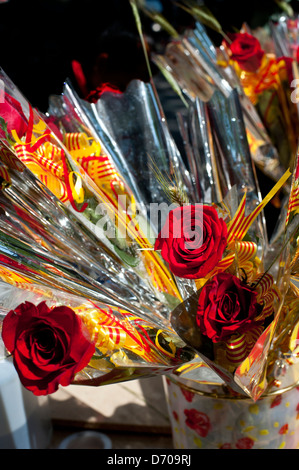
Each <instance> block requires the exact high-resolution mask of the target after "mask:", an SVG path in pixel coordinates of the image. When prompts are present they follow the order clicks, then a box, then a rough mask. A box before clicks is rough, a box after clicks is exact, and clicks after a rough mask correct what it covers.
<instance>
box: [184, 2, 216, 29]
mask: <svg viewBox="0 0 299 470" xmlns="http://www.w3.org/2000/svg"><path fill="white" fill-rule="evenodd" d="M183 2H184V5H182V4H180V3H176V2H175V4H176V5H177V6H178V7H180V8H182V9H183V10H185V11H186V12H187V13H190V15H192V16H193V17H194V18H196V19H197V20H198V21H199V22H200V23H202V24H204V25H205V26H208V27H209V28H211V29H213V30H214V31H217V32H218V33H220V34H223V31H222V27H221V24H220V23H219V21H218V20H217V19H216V18H215V16H214V15H213V13H212V12H211V11H210V10H209V9H208V8H207V7H206V6H204V5H202V6H200V5H197V4H196V3H194V2H193V1H192V0H183Z"/></svg>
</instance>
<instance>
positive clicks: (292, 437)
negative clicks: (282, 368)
mask: <svg viewBox="0 0 299 470" xmlns="http://www.w3.org/2000/svg"><path fill="white" fill-rule="evenodd" d="M191 383H192V382H191ZM187 384H188V385H187ZM189 384H190V382H188V381H184V380H182V379H178V378H177V377H175V376H170V377H167V378H166V377H164V386H165V392H166V399H167V404H168V411H169V417H170V422H171V428H172V437H173V446H174V448H175V449H298V448H299V382H297V384H294V385H292V386H289V387H287V388H284V389H277V390H274V391H271V392H269V393H268V394H265V395H264V396H262V397H261V398H260V399H259V400H257V401H256V402H254V401H253V400H252V399H251V398H249V397H248V398H247V397H246V396H244V397H243V396H242V397H241V396H233V395H229V394H228V393H225V391H224V389H223V387H221V386H219V385H215V386H205V385H199V384H198V383H195V382H194V383H192V385H193V387H192V386H190V385H189Z"/></svg>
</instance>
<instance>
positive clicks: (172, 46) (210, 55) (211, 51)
mask: <svg viewBox="0 0 299 470" xmlns="http://www.w3.org/2000/svg"><path fill="white" fill-rule="evenodd" d="M153 60H154V62H155V63H156V64H157V65H158V66H159V68H160V69H161V70H162V72H163V73H164V75H165V76H166V77H167V79H168V80H169V82H170V83H172V84H173V86H174V88H179V89H180V90H181V91H182V92H183V93H184V94H186V95H187V97H188V99H189V100H191V102H194V101H195V100H197V99H199V100H200V101H203V102H205V103H207V104H208V103H209V102H210V101H211V100H212V98H213V95H214V93H215V91H218V92H220V93H222V95H223V96H224V97H225V98H229V96H230V95H231V94H232V92H233V90H234V89H237V90H238V95H239V100H240V103H241V107H242V112H243V116H244V123H245V129H246V136H247V140H248V143H249V146H250V153H251V156H252V159H253V161H254V163H255V164H256V165H257V166H258V167H259V169H260V170H261V171H263V172H264V173H265V174H266V175H267V176H268V177H270V178H271V179H273V180H274V181H278V180H279V178H280V177H281V176H282V174H283V172H284V168H283V166H282V165H281V162H280V160H279V156H278V153H277V149H276V148H275V146H274V145H273V143H272V142H271V140H270V137H269V135H268V133H267V130H266V128H265V126H264V124H263V122H262V120H261V118H260V116H259V114H258V112H257V110H256V109H255V107H254V105H253V104H252V102H251V101H250V99H249V98H248V97H247V95H246V94H245V93H244V90H243V88H242V86H241V84H240V80H239V78H238V76H237V74H236V72H235V70H234V69H233V67H230V66H229V65H228V63H229V60H228V55H227V52H226V50H225V48H224V47H223V46H221V47H220V48H216V47H215V46H214V44H213V43H212V42H211V40H210V39H209V37H208V35H207V33H206V31H205V29H204V27H203V26H202V25H201V24H200V23H196V27H195V29H194V30H190V31H187V32H186V33H185V35H184V36H183V37H180V38H179V39H176V40H175V41H172V42H170V43H169V44H168V45H167V47H166V50H165V53H164V54H163V55H157V56H154V57H153Z"/></svg>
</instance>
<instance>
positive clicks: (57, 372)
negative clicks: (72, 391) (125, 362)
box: [2, 302, 95, 395]
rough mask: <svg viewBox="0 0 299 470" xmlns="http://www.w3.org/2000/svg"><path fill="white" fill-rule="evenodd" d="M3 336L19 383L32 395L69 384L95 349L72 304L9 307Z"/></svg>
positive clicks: (28, 304)
mask: <svg viewBox="0 0 299 470" xmlns="http://www.w3.org/2000/svg"><path fill="white" fill-rule="evenodd" d="M2 338H3V341H4V344H5V347H6V349H7V350H8V351H9V352H10V353H11V354H12V355H13V359H14V365H15V368H16V370H17V372H18V374H19V377H20V380H21V382H22V384H23V385H24V387H26V388H27V389H28V390H31V391H32V392H33V393H34V394H35V395H46V394H49V393H53V392H55V391H56V390H57V389H58V385H59V384H61V385H63V386H66V385H69V384H70V383H71V382H72V380H73V378H74V375H75V374H76V372H78V371H80V370H82V369H83V368H84V367H85V366H86V365H87V364H88V362H89V360H90V358H91V356H92V355H93V353H94V350H95V346H94V344H92V343H91V342H90V341H88V339H87V338H86V337H85V336H84V334H83V324H82V322H81V319H80V317H79V316H78V315H76V314H75V312H74V311H73V310H72V309H71V308H69V307H54V308H52V309H50V308H48V307H47V305H46V303H45V302H42V303H40V304H39V305H38V306H35V305H33V304H32V303H30V302H25V303H23V304H21V305H19V306H18V307H17V308H16V309H15V310H11V311H10V312H9V313H8V314H7V315H6V317H5V318H4V321H3V329H2Z"/></svg>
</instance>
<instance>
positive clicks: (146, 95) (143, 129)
mask: <svg viewBox="0 0 299 470" xmlns="http://www.w3.org/2000/svg"><path fill="white" fill-rule="evenodd" d="M64 94H65V96H66V97H67V98H68V99H69V100H70V101H71V102H72V103H73V104H74V105H75V108H76V110H77V112H78V113H79V115H80V116H85V119H86V120H87V122H88V123H89V126H90V127H91V129H94V131H95V133H96V135H97V137H98V138H99V140H100V142H101V145H103V148H104V149H105V150H107V152H108V154H109V155H111V157H112V159H113V160H114V161H115V163H116V166H117V167H118V168H120V169H121V172H122V174H123V176H124V178H125V179H126V180H127V181H128V183H129V184H130V186H131V187H132V188H135V192H136V193H137V194H140V195H141V196H140V197H139V200H141V201H144V203H145V205H146V207H147V209H148V208H149V206H150V204H151V203H158V204H160V203H163V202H165V201H167V199H166V195H165V192H164V190H163V188H162V187H161V184H160V183H159V181H158V180H157V177H156V174H155V172H154V171H153V170H152V167H153V166H157V167H158V168H159V170H160V171H161V172H162V174H166V175H168V176H169V177H170V178H171V179H173V181H176V182H177V184H179V185H180V186H181V187H182V189H183V190H184V191H185V192H186V194H187V195H188V197H189V198H190V200H192V199H193V197H194V196H193V194H192V186H191V178H190V175H189V172H188V170H187V168H186V167H185V165H184V163H183V160H182V157H181V155H180V153H179V151H178V149H177V146H176V144H175V142H174V139H173V137H172V136H171V134H170V132H169V130H168V126H167V122H166V119H165V116H164V113H163V110H162V108H161V104H160V102H159V98H158V96H157V94H156V90H155V88H154V86H153V85H152V84H151V83H145V82H142V81H140V80H133V81H132V82H130V83H129V85H128V87H127V89H126V91H125V92H124V93H122V94H114V93H109V92H106V93H103V94H102V95H101V98H100V99H99V100H98V101H97V103H88V102H86V101H84V100H80V99H79V98H78V97H76V96H75V92H74V90H72V88H71V87H70V84H67V85H66V86H65V89H64ZM83 119H84V118H83ZM137 200H138V199H137Z"/></svg>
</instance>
